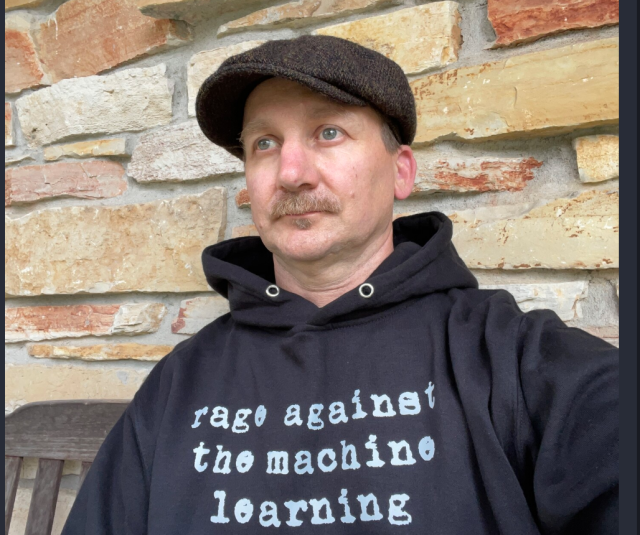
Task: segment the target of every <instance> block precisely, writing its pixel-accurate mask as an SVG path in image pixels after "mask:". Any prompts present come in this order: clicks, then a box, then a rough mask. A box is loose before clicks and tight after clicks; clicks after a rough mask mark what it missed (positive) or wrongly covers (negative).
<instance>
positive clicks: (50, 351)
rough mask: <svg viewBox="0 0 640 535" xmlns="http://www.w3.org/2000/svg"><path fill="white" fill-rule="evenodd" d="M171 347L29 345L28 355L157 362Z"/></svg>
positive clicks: (47, 357) (139, 345) (41, 357)
mask: <svg viewBox="0 0 640 535" xmlns="http://www.w3.org/2000/svg"><path fill="white" fill-rule="evenodd" d="M172 349H173V346H166V345H150V344H135V343H132V344H99V345H94V346H57V345H50V344H38V345H33V344H30V345H29V346H27V350H28V352H29V355H30V356H32V357H36V358H39V359H66V360H68V359H78V360H148V361H158V360H160V359H162V357H164V356H165V355H167V354H169V353H170V352H171V350H172Z"/></svg>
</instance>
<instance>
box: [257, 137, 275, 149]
mask: <svg viewBox="0 0 640 535" xmlns="http://www.w3.org/2000/svg"><path fill="white" fill-rule="evenodd" d="M272 143H273V139H260V140H258V143H256V147H257V148H258V150H267V149H269V148H271V147H272Z"/></svg>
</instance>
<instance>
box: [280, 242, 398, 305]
mask: <svg viewBox="0 0 640 535" xmlns="http://www.w3.org/2000/svg"><path fill="white" fill-rule="evenodd" d="M392 252H393V234H392V233H391V232H389V233H387V234H386V235H384V236H381V238H380V239H379V240H378V241H377V242H374V243H372V244H370V245H369V246H368V247H366V248H365V250H364V251H361V252H359V253H358V254H354V253H355V252H354V251H350V254H349V255H348V256H347V257H344V258H333V257H331V256H330V257H327V258H323V259H321V260H318V261H315V262H306V263H299V262H288V261H287V260H285V259H282V258H279V257H276V256H275V255H274V257H273V264H274V271H275V276H276V284H277V285H278V286H279V287H280V288H282V289H284V290H287V291H288V292H291V293H295V294H297V295H299V296H301V297H304V298H305V299H306V300H307V301H311V302H312V303H313V304H315V305H316V306H317V307H323V306H325V305H327V304H329V303H330V302H331V301H334V300H335V299H337V298H338V297H340V296H341V295H343V294H345V293H347V292H348V291H350V290H353V289H354V288H356V287H357V286H359V285H360V284H362V283H363V282H364V281H365V280H366V279H367V278H368V277H369V275H371V274H372V273H373V272H374V271H375V270H376V269H377V267H378V266H379V265H380V264H381V263H382V262H383V261H384V260H385V258H387V257H388V256H389V255H390V254H391V253H392Z"/></svg>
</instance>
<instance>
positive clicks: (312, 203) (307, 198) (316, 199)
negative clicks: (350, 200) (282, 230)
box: [270, 191, 342, 219]
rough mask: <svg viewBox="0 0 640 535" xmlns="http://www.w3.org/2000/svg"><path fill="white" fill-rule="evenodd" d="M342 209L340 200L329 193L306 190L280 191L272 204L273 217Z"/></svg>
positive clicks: (330, 211) (333, 212)
mask: <svg viewBox="0 0 640 535" xmlns="http://www.w3.org/2000/svg"><path fill="white" fill-rule="evenodd" d="M341 210H342V206H341V204H340V200H339V199H338V198H337V197H335V196H334V195H331V194H329V193H320V192H317V191H305V192H300V193H294V192H291V191H286V192H280V193H279V194H278V196H277V197H276V199H275V200H274V201H273V204H272V205H271V210H270V214H271V217H272V218H273V219H278V218H279V217H282V216H285V215H298V214H306V213H307V212H329V213H332V214H337V213H338V212H340V211H341Z"/></svg>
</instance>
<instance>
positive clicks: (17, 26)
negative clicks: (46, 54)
mask: <svg viewBox="0 0 640 535" xmlns="http://www.w3.org/2000/svg"><path fill="white" fill-rule="evenodd" d="M30 26H31V22H30V19H28V18H26V17H23V16H22V15H17V14H15V15H11V16H10V17H9V18H7V19H5V22H4V76H5V78H4V92H5V93H18V92H20V91H22V90H23V89H27V88H28V87H35V86H38V85H41V84H47V83H49V79H48V77H47V76H46V75H45V73H44V71H43V70H42V64H41V63H40V59H39V58H38V54H37V52H36V46H35V44H34V42H33V39H32V38H31V33H30V31H29V30H30Z"/></svg>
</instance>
